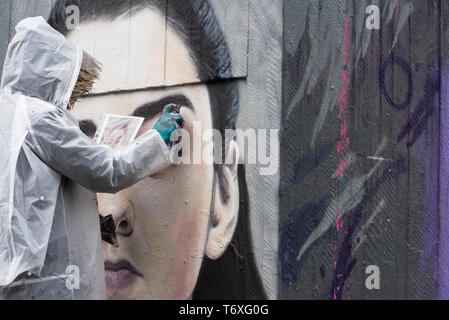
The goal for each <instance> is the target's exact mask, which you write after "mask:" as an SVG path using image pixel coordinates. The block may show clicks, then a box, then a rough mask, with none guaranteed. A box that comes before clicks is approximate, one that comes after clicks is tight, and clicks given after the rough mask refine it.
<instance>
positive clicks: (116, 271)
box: [104, 260, 143, 295]
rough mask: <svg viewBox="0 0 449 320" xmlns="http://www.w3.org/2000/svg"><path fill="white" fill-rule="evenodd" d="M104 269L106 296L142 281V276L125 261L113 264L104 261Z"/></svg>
mask: <svg viewBox="0 0 449 320" xmlns="http://www.w3.org/2000/svg"><path fill="white" fill-rule="evenodd" d="M104 269H105V278H106V288H107V291H108V295H114V294H116V293H118V291H120V290H124V289H126V288H128V287H130V286H132V285H133V284H134V283H135V282H136V281H137V280H138V279H139V278H141V279H143V275H142V274H141V273H140V272H139V271H137V270H136V269H135V268H134V266H133V265H132V264H130V263H129V262H128V261H126V260H121V261H119V262H115V263H113V262H110V261H105V263H104Z"/></svg>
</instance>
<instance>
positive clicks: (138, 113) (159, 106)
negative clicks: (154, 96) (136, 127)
mask: <svg viewBox="0 0 449 320" xmlns="http://www.w3.org/2000/svg"><path fill="white" fill-rule="evenodd" d="M170 103H174V104H179V105H181V106H183V107H186V108H188V109H190V110H192V111H193V112H195V108H194V107H193V104H192V102H191V101H190V99H189V98H187V97H186V96H185V95H182V94H178V95H172V96H167V97H164V98H162V99H160V100H157V101H151V102H148V103H145V104H143V105H141V106H140V107H137V109H136V110H134V112H133V114H132V115H133V116H135V117H142V118H145V121H147V120H150V119H152V118H154V117H156V116H157V115H158V114H159V113H161V112H162V110H163V109H164V107H165V106H166V105H168V104H170Z"/></svg>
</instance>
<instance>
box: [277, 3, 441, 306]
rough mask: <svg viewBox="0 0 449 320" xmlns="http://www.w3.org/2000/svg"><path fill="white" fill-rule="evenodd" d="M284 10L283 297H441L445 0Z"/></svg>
mask: <svg viewBox="0 0 449 320" xmlns="http://www.w3.org/2000/svg"><path fill="white" fill-rule="evenodd" d="M284 5H285V8H286V9H285V10H284V70H283V72H284V77H283V81H284V82H283V117H282V118H283V120H282V122H283V133H282V139H281V140H282V142H281V197H280V213H279V215H280V217H279V219H280V229H279V232H280V248H279V266H280V281H279V282H280V284H279V297H280V298H287V299H300V298H306V299H311V298H313V299H432V298H439V297H447V294H448V293H447V291H448V290H447V288H448V286H447V278H448V274H447V271H446V266H447V263H446V260H447V253H448V248H447V247H448V245H447V242H448V240H449V238H448V236H447V225H448V224H447V218H445V216H447V214H448V207H447V200H446V199H447V195H448V192H447V190H448V188H447V183H446V182H445V181H444V180H447V174H446V175H445V173H447V170H448V166H447V163H445V162H444V161H446V162H447V160H444V159H445V158H442V159H441V162H440V153H441V154H443V153H444V152H446V153H447V150H446V149H447V147H445V145H447V143H446V144H445V143H444V141H445V140H442V139H446V138H447V137H446V136H445V135H447V121H446V118H447V117H446V116H445V115H446V113H447V111H445V108H444V106H445V104H446V103H447V79H446V76H445V75H446V73H447V49H448V48H447V37H448V29H447V28H448V26H447V9H448V6H447V1H417V0H416V1H415V0H408V1H397V0H377V1H371V0H370V1H365V0H361V1H352V0H343V1H332V4H330V2H329V1H325V0H311V1H297V0H286V1H284ZM369 5H376V6H377V7H378V8H379V9H380V14H381V20H380V21H381V27H380V30H376V29H368V28H367V27H366V25H365V21H366V19H367V18H368V16H369V14H367V13H366V8H367V7H368V6H369ZM445 13H446V16H445ZM346 19H348V21H347V22H348V23H347V25H346ZM345 57H347V60H348V61H347V63H346V62H345ZM445 68H446V71H445ZM345 77H347V83H346V80H345ZM445 86H446V89H445ZM345 89H346V91H347V96H346V97H345V95H344V93H345ZM445 90H446V91H445ZM440 126H441V128H440ZM440 133H441V135H440ZM346 138H347V139H348V140H346ZM346 142H347V143H346ZM443 160H444V161H443ZM342 166H344V168H345V169H344V170H342ZM337 170H339V171H338V172H337ZM440 185H441V187H442V188H441V189H440ZM368 266H377V267H378V269H379V271H380V289H378V290H376V289H374V290H369V289H368V288H367V287H366V285H365V281H366V279H367V277H368V276H369V274H367V273H366V269H367V267H368Z"/></svg>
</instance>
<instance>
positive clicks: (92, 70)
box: [67, 52, 101, 110]
mask: <svg viewBox="0 0 449 320" xmlns="http://www.w3.org/2000/svg"><path fill="white" fill-rule="evenodd" d="M100 71H101V66H100V64H99V63H98V62H97V61H96V60H95V59H94V58H93V57H91V56H90V55H89V54H87V53H86V52H83V62H82V64H81V70H80V73H79V76H78V80H77V81H76V84H75V88H74V89H73V92H72V96H71V97H70V101H69V106H68V108H67V109H69V110H70V109H72V108H73V106H74V104H75V102H76V101H77V100H78V99H79V98H80V97H81V96H83V95H85V94H87V93H89V92H90V91H91V90H92V87H93V85H94V83H95V81H96V80H97V79H98V77H99V75H100Z"/></svg>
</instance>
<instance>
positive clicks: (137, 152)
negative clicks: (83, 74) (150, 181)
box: [26, 109, 171, 193]
mask: <svg viewBox="0 0 449 320" xmlns="http://www.w3.org/2000/svg"><path fill="white" fill-rule="evenodd" d="M65 112H66V111H63V110H60V109H56V110H53V111H51V112H45V113H42V114H38V115H36V116H30V118H31V132H30V134H29V135H28V137H27V140H26V143H27V144H28V146H29V147H30V148H31V150H33V152H34V153H35V154H36V155H37V156H38V157H39V158H40V159H41V160H42V161H43V162H44V163H45V164H47V165H48V166H49V167H50V168H52V169H53V170H55V171H57V172H59V173H60V174H62V175H64V176H67V177H69V178H70V179H72V180H73V181H75V182H77V183H79V184H81V185H82V186H84V187H86V188H87V189H89V190H91V191H93V192H101V193H116V192H118V191H120V190H122V189H124V188H127V187H129V186H131V185H133V184H135V183H136V182H138V181H139V180H141V179H143V178H145V177H147V176H150V175H153V174H155V173H157V172H159V171H161V170H163V169H165V168H166V167H168V166H169V165H170V164H171V162H170V152H169V149H168V147H167V145H166V143H165V142H164V140H163V139H162V137H161V135H160V134H159V133H158V132H157V131H155V130H150V131H147V132H146V133H144V134H143V135H141V136H140V137H139V138H138V139H136V140H135V141H134V142H133V143H131V144H130V145H127V146H124V147H121V148H117V149H111V148H110V147H108V146H104V145H99V144H97V143H95V142H93V141H92V140H90V139H89V138H88V137H87V136H86V135H85V134H84V133H83V132H82V131H81V130H80V129H79V126H78V125H77V123H75V122H74V121H72V120H71V119H70V118H68V116H67V115H66V114H65Z"/></svg>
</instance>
